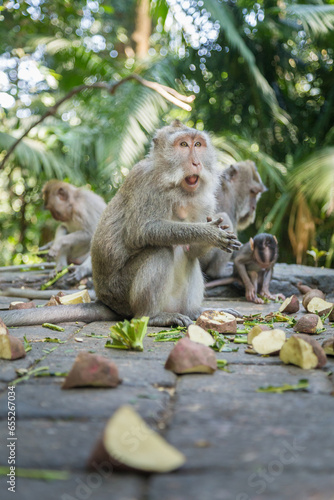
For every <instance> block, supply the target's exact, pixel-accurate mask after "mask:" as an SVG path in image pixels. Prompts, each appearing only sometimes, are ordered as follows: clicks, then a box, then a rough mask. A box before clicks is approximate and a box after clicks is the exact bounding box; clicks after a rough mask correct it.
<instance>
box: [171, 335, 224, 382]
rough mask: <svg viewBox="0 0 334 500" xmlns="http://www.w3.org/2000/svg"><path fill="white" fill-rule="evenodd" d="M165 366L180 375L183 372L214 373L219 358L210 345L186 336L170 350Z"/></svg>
mask: <svg viewBox="0 0 334 500" xmlns="http://www.w3.org/2000/svg"><path fill="white" fill-rule="evenodd" d="M165 368H166V370H171V371H172V372H174V373H177V374H180V375H182V374H183V373H213V372H214V371H216V370H217V360H216V356H215V353H214V352H213V350H212V349H210V347H207V346H205V345H201V344H198V343H197V342H193V341H192V340H190V339H189V338H188V337H184V338H183V339H181V340H179V341H178V342H177V344H176V346H175V347H174V349H173V350H172V351H171V352H170V354H169V356H168V359H167V361H166V364H165Z"/></svg>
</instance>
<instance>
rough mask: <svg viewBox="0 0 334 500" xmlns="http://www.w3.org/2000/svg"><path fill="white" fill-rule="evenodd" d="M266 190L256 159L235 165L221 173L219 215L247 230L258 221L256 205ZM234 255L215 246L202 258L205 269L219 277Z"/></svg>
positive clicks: (229, 222)
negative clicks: (256, 218) (256, 219)
mask: <svg viewBox="0 0 334 500" xmlns="http://www.w3.org/2000/svg"><path fill="white" fill-rule="evenodd" d="M266 190H267V188H266V186H265V185H264V184H263V182H262V180H261V177H260V174H259V173H258V171H257V168H256V165H255V163H254V162H253V161H250V160H246V161H243V162H240V163H236V164H234V165H231V166H230V167H229V168H227V169H225V170H224V171H223V172H222V174H221V178H220V185H219V189H218V191H217V206H216V217H222V218H223V220H224V224H227V225H229V226H230V228H231V231H234V232H235V233H237V231H241V230H243V229H245V228H246V227H248V226H249V225H250V224H252V223H253V222H254V220H255V212H256V204H257V202H258V201H259V199H260V196H261V194H262V193H263V192H264V191H266ZM230 258H231V255H230V254H227V253H225V252H222V251H221V250H220V249H218V248H213V249H212V250H211V251H210V252H208V254H207V255H205V256H204V257H203V258H201V266H202V270H203V272H204V273H205V274H206V275H207V276H208V277H209V278H211V279H215V278H219V277H221V276H223V275H224V270H225V267H226V264H227V263H228V262H229V260H230Z"/></svg>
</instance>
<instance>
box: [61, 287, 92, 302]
mask: <svg viewBox="0 0 334 500" xmlns="http://www.w3.org/2000/svg"><path fill="white" fill-rule="evenodd" d="M90 301H91V300H90V296H89V293H88V290H80V292H76V293H70V294H68V295H64V296H63V297H59V302H60V303H61V304H63V306H66V305H69V304H82V303H84V304H85V303H87V302H90Z"/></svg>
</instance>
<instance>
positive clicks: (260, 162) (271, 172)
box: [212, 134, 287, 192]
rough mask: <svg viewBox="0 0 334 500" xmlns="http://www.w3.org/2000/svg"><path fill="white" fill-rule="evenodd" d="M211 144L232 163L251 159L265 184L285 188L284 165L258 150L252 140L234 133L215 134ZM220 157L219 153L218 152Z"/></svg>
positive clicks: (282, 189) (285, 170)
mask: <svg viewBox="0 0 334 500" xmlns="http://www.w3.org/2000/svg"><path fill="white" fill-rule="evenodd" d="M212 141H213V144H214V145H215V146H216V147H217V148H218V151H224V152H225V155H227V156H226V158H229V156H230V157H232V159H234V161H232V162H231V161H230V160H229V161H228V163H234V162H237V161H241V160H246V159H248V160H253V161H254V162H255V163H256V165H257V167H258V169H259V171H260V174H261V177H262V179H263V181H264V183H265V184H267V183H268V181H269V183H273V184H274V185H275V186H277V188H278V189H279V190H280V191H281V192H283V191H284V190H285V180H284V177H285V176H286V174H287V169H286V167H285V166H284V165H283V164H282V163H280V162H278V161H276V160H274V159H273V158H272V157H271V156H270V155H268V154H266V153H265V152H264V151H261V150H259V148H258V145H257V144H254V141H251V140H247V139H245V138H244V137H241V136H237V135H235V134H233V135H232V134H231V135H226V134H225V135H224V136H216V137H213V138H212ZM218 158H219V159H220V158H221V156H220V153H218Z"/></svg>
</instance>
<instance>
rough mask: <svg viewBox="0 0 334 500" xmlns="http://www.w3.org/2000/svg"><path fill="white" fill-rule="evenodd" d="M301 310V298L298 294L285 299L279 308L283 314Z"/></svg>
mask: <svg viewBox="0 0 334 500" xmlns="http://www.w3.org/2000/svg"><path fill="white" fill-rule="evenodd" d="M298 311H299V300H298V297H297V295H291V297H288V298H286V299H285V301H284V302H283V304H281V306H280V308H279V312H281V313H282V314H294V313H296V312H298Z"/></svg>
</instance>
